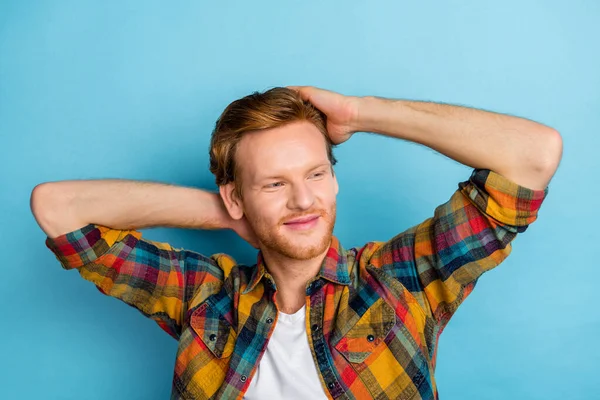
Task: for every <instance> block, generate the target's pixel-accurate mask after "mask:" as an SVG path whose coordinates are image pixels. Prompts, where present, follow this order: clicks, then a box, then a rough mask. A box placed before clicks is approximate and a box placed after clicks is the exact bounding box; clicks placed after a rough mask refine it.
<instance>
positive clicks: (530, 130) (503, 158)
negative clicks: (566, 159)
mask: <svg viewBox="0 0 600 400" xmlns="http://www.w3.org/2000/svg"><path fill="white" fill-rule="evenodd" d="M360 101H361V104H360V107H359V115H358V125H359V130H360V131H364V132H374V133H380V134H383V135H386V136H391V137H396V138H400V139H405V140H409V141H412V142H416V143H420V144H422V145H425V146H427V147H430V148H432V149H434V150H436V151H438V152H440V153H442V154H444V155H446V156H448V157H450V158H452V159H454V160H456V161H458V162H460V163H462V164H465V165H468V166H470V167H472V168H486V169H491V170H494V171H495V172H498V173H500V174H502V175H504V176H506V177H507V178H509V179H511V180H513V181H514V182H516V183H518V184H521V185H523V186H526V187H529V188H531V189H544V188H545V187H546V186H547V184H548V182H549V181H550V179H551V178H552V175H553V174H554V172H555V171H556V168H557V167H558V163H559V161H560V157H561V154H562V141H561V139H560V135H559V134H558V132H556V131H555V130H553V129H552V128H549V127H547V126H545V125H542V124H539V123H536V122H533V121H530V120H527V119H523V118H518V117H513V116H509V115H503V114H498V113H493V112H488V111H483V110H477V109H473V108H467V107H461V106H452V105H447V104H439V103H429V102H416V101H407V100H390V99H383V98H379V97H364V98H361V100H360Z"/></svg>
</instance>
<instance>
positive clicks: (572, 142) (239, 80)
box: [0, 0, 600, 400]
mask: <svg viewBox="0 0 600 400" xmlns="http://www.w3.org/2000/svg"><path fill="white" fill-rule="evenodd" d="M599 18H600V3H599V2H597V1H593V0H589V1H571V2H569V3H568V4H566V2H559V1H517V0H510V1H504V2H498V1H494V2H490V1H474V0H473V1H437V2H436V1H431V0H429V1H421V2H414V1H412V2H408V1H398V0H396V1H369V2H366V1H349V0H344V1H328V2H323V1H310V0H304V1H291V0H288V1H262V2H243V1H235V2H234V1H213V2H201V1H178V2H169V4H168V5H167V2H158V1H144V2H142V1H119V2H117V1H108V2H91V1H54V2H49V1H10V0H9V1H6V0H4V1H2V2H1V3H0V137H1V142H0V143H1V145H0V146H1V147H0V162H1V168H0V180H1V182H0V199H1V202H2V207H1V208H0V213H1V214H0V221H1V226H0V240H1V242H2V243H3V247H4V248H3V263H2V279H1V280H0V296H1V298H0V301H1V304H2V310H3V313H2V317H1V318H0V324H1V328H0V335H1V338H0V339H1V340H0V354H2V361H1V362H0V368H1V371H0V372H1V373H0V397H2V398H5V399H114V400H118V399H145V400H146V399H167V398H168V397H169V393H170V388H171V379H172V373H173V367H174V361H175V353H176V349H177V343H176V342H175V341H174V340H173V339H172V338H171V337H169V336H168V335H167V334H165V333H164V332H163V331H162V330H161V329H160V328H159V327H158V325H156V324H155V323H154V322H153V321H151V320H148V319H145V318H144V317H143V316H142V315H141V314H140V313H139V312H138V311H137V310H135V309H133V308H131V307H129V306H127V305H125V304H124V303H121V302H120V301H118V300H116V299H113V298H110V297H107V296H103V295H102V294H100V292H98V291H97V290H96V289H95V288H93V286H92V285H91V284H90V283H89V282H87V281H85V280H83V279H82V278H81V277H80V276H79V274H78V273H77V272H76V271H71V272H67V271H64V270H63V269H62V268H61V267H60V265H59V263H58V261H57V260H56V259H55V258H54V255H53V254H52V253H51V252H50V251H49V250H48V249H47V248H46V247H45V245H44V240H45V238H46V236H45V234H44V233H43V231H42V230H41V229H40V228H39V227H38V225H37V224H36V222H35V220H34V218H33V215H32V214H31V211H30V209H29V196H30V194H31V190H32V189H33V188H34V186H35V185H37V184H39V183H41V182H46V181H56V180H64V179H100V178H125V179H139V180H152V181H158V182H169V183H173V184H179V185H185V186H194V187H200V188H208V189H216V187H215V185H214V182H213V176H212V175H211V174H210V172H209V171H208V143H209V137H210V132H211V130H212V128H213V126H214V123H215V121H216V119H217V117H218V116H219V114H220V112H221V111H222V110H223V108H224V107H225V106H226V105H227V104H229V103H230V102H231V101H233V100H235V99H237V98H239V97H242V96H244V95H247V94H249V93H250V92H252V91H255V90H259V91H262V90H266V89H268V88H270V87H273V86H280V85H294V84H295V85H316V86H321V87H324V88H327V89H331V90H336V91H339V92H342V93H344V94H351V95H377V96H384V97H395V98H406V99H417V100H432V101H443V102H448V103H455V104H462V105H467V106H472V107H477V108H483V109H488V110H493V111H497V112H503V113H509V114H513V115H517V116H522V117H526V118H529V119H533V120H536V121H539V122H542V123H544V124H547V125H549V126H551V127H553V128H555V129H557V130H558V131H559V132H560V133H561V134H562V137H563V141H564V156H563V160H562V163H561V165H560V167H559V170H558V172H557V173H556V175H555V177H554V179H553V181H552V182H551V184H550V189H549V197H548V198H547V200H546V201H545V202H544V204H543V205H542V208H541V210H540V214H539V219H538V221H537V222H535V223H534V224H533V225H532V226H531V227H530V228H529V230H528V231H527V232H525V233H524V234H523V235H521V236H520V237H518V238H517V239H516V241H515V242H514V247H513V253H512V255H511V256H510V257H509V258H508V259H507V260H506V261H505V262H504V263H503V264H502V265H501V266H500V267H498V268H496V269H494V270H493V271H490V272H488V273H487V274H485V275H484V276H483V277H482V278H481V279H480V281H479V283H478V286H477V288H476V289H475V291H474V292H473V293H472V294H471V296H470V297H469V299H467V300H466V301H465V303H464V304H463V305H462V306H461V308H460V309H459V311H458V312H457V313H456V314H455V316H454V317H453V319H452V321H451V322H450V324H449V325H448V327H447V329H446V330H445V331H444V333H443V335H442V336H441V338H440V347H439V353H438V365H437V369H436V377H437V382H438V386H439V392H440V397H441V398H442V399H444V400H447V399H465V400H467V399H477V400H482V399H490V400H491V399H498V400H500V399H502V400H505V399H544V400H549V399H571V400H575V399H591V398H600V389H599V388H598V384H597V382H598V381H597V379H598V376H597V373H598V365H599V361H600V351H599V350H598V344H597V343H598V342H597V339H598V336H599V334H600V315H599V312H598V307H597V306H596V304H595V301H596V299H597V296H596V290H595V288H596V285H597V280H598V279H597V271H598V267H599V265H598V258H597V257H598V247H599V246H600V245H599V243H600V238H599V235H598V230H597V225H598V223H599V222H600V221H599V218H598V211H597V207H598V194H599V193H598V173H599V172H600V166H599V161H598V158H597V153H598V146H599V145H600V139H598V133H599V132H600V95H599V89H600V74H599V73H598V71H600V56H599V52H598V42H599V40H600V25H599V24H598V20H599ZM336 156H337V157H338V159H339V164H338V166H337V174H338V179H339V181H340V193H339V196H338V222H337V225H336V229H335V234H336V235H337V236H338V237H339V238H340V239H341V240H342V243H343V244H344V245H345V246H346V247H350V246H356V245H361V244H363V243H364V242H366V241H369V240H386V239H388V238H390V237H392V236H393V235H395V234H396V233H398V232H400V231H403V230H405V229H406V228H408V227H410V226H412V225H414V224H417V223H419V222H421V221H422V220H424V219H425V218H428V217H430V216H431V215H432V213H433V210H434V208H435V207H436V206H437V205H438V204H441V203H442V202H445V201H446V200H447V199H448V198H449V197H450V195H451V194H452V193H453V192H454V190H455V189H456V188H457V184H458V182H460V181H463V180H466V179H468V177H469V175H470V172H471V169H470V168H468V167H466V166H463V165H460V164H459V163H457V162H455V161H453V160H451V159H449V158H446V157H445V156H443V155H440V154H439V153H436V152H434V151H433V150H431V149H428V148H426V147H424V146H420V145H416V144H413V143H408V142H405V141H401V140H397V139H391V138H385V137H382V136H377V135H368V134H358V135H355V137H354V138H353V139H352V140H350V141H349V142H347V143H345V144H343V145H342V146H340V147H339V148H337V151H336ZM115 195H118V194H115ZM143 232H144V236H145V237H146V238H148V239H151V240H157V241H168V242H169V243H171V244H172V245H174V246H175V247H185V248H188V249H190V250H194V251H199V252H202V253H205V254H206V253H208V254H212V253H216V252H228V253H230V254H232V255H233V256H235V257H236V258H237V259H238V261H240V262H244V263H253V262H254V261H255V252H254V251H253V249H252V248H251V247H250V246H249V245H247V244H245V243H244V242H243V241H242V240H241V239H239V238H238V237H237V236H236V235H235V234H234V233H233V232H230V231H219V232H202V231H190V230H184V229H172V228H168V229H167V228H153V229H145V230H143Z"/></svg>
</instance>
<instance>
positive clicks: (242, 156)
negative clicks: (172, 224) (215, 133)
mask: <svg viewBox="0 0 600 400" xmlns="http://www.w3.org/2000/svg"><path fill="white" fill-rule="evenodd" d="M236 162H237V163H238V165H239V167H240V170H241V171H240V175H241V178H242V191H243V201H242V202H241V203H242V208H243V212H244V214H245V216H246V218H247V220H248V222H249V223H250V225H251V227H252V228H253V229H254V231H255V233H256V235H257V237H258V239H259V240H260V241H261V249H265V248H266V249H268V250H270V251H275V252H277V253H279V254H282V255H284V256H286V257H290V258H293V259H297V260H306V259H311V258H314V257H316V256H318V255H320V254H322V253H323V252H325V251H326V250H327V248H328V246H329V244H330V240H331V235H332V232H333V226H334V223H335V212H336V195H337V193H338V183H337V179H336V178H335V176H334V175H333V170H332V166H331V162H330V161H329V159H328V157H327V147H326V143H325V138H324V137H323V134H322V133H321V132H320V131H319V130H318V129H317V127H315V126H314V125H313V124H311V123H309V122H305V121H303V122H296V123H292V124H289V125H286V126H283V127H279V128H274V129H269V130H264V131H259V132H252V133H250V134H246V135H245V136H243V137H242V139H241V141H240V143H238V148H237V153H236ZM266 249H265V250H266Z"/></svg>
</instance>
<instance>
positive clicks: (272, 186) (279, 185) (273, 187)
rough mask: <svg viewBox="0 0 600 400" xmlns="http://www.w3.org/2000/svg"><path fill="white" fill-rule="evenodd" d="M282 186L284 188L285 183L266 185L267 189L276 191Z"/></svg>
mask: <svg viewBox="0 0 600 400" xmlns="http://www.w3.org/2000/svg"><path fill="white" fill-rule="evenodd" d="M281 186H283V182H273V183H269V184H268V185H265V187H266V188H267V189H275V188H278V187H281Z"/></svg>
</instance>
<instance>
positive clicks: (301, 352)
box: [244, 305, 327, 400]
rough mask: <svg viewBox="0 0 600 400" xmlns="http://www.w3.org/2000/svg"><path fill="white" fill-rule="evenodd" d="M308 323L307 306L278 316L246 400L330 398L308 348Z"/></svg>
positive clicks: (313, 399) (246, 394) (245, 396)
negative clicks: (292, 312)
mask: <svg viewBox="0 0 600 400" xmlns="http://www.w3.org/2000/svg"><path fill="white" fill-rule="evenodd" d="M305 321H306V305H304V306H302V308H301V309H300V310H298V311H296V312H295V313H294V314H285V313H282V312H281V311H280V312H279V313H278V319H277V322H276V325H275V329H274V330H273V334H272V335H271V339H269V344H268V345H267V350H266V351H265V354H263V356H262V359H261V360H260V363H259V364H258V367H257V370H256V373H255V375H254V377H253V378H252V381H250V386H249V387H248V390H247V391H246V393H245V395H244V399H245V400H259V399H260V400H264V399H286V400H289V399H299V400H304V399H310V400H320V399H327V396H326V395H325V392H324V391H323V386H322V385H321V381H319V376H318V375H317V374H318V372H317V366H316V365H315V362H314V361H313V358H312V355H311V353H310V348H309V347H308V336H307V335H306V324H305Z"/></svg>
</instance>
